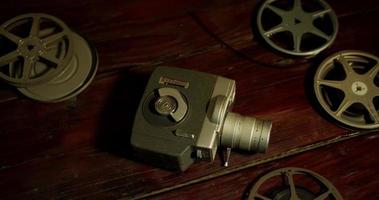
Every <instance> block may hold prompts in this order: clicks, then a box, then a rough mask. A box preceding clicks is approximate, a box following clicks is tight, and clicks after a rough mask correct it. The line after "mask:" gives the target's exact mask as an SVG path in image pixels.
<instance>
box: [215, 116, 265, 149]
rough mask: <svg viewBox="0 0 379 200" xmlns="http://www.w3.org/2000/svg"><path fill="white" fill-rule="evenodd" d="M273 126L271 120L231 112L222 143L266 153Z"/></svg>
mask: <svg viewBox="0 0 379 200" xmlns="http://www.w3.org/2000/svg"><path fill="white" fill-rule="evenodd" d="M271 126H272V123H271V121H268V120H259V119H256V118H253V117H247V116H242V115H240V114H237V113H233V112H230V113H228V114H227V116H226V119H225V122H224V125H223V131H222V135H221V145H222V146H224V147H232V148H237V149H241V150H244V151H254V152H259V153H264V152H266V150H267V146H268V142H269V138H270V132H271Z"/></svg>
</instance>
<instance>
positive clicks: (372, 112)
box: [313, 50, 379, 130]
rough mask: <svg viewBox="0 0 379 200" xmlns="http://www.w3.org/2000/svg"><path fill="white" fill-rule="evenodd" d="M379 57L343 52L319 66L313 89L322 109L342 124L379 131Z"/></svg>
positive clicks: (352, 127)
mask: <svg viewBox="0 0 379 200" xmlns="http://www.w3.org/2000/svg"><path fill="white" fill-rule="evenodd" d="M378 72H379V58H378V57H376V56H374V55H371V54H369V53H366V52H362V51H353V50H349V51H342V52H337V53H335V54H334V55H332V56H330V57H328V58H327V59H326V60H324V62H322V63H321V65H320V66H319V67H318V69H317V71H316V73H315V75H314V80H313V90H314V95H315V98H316V100H317V102H318V104H319V105H318V106H319V107H321V111H323V113H324V114H327V117H330V118H331V119H332V120H334V121H336V122H337V123H338V124H339V125H341V126H343V127H345V128H349V129H354V130H356V129H358V130H377V129H378V128H379V112H378V111H379V74H378Z"/></svg>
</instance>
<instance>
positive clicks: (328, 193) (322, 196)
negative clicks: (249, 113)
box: [314, 190, 332, 200]
mask: <svg viewBox="0 0 379 200" xmlns="http://www.w3.org/2000/svg"><path fill="white" fill-rule="evenodd" d="M331 194H332V192H331V191H330V190H328V191H326V192H324V193H322V194H321V195H319V196H318V197H316V198H315V199H314V200H324V199H326V198H328V197H329V195H331Z"/></svg>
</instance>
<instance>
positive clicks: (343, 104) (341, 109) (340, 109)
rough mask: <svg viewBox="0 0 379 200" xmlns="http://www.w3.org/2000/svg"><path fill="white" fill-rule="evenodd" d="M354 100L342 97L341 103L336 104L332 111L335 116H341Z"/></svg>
mask: <svg viewBox="0 0 379 200" xmlns="http://www.w3.org/2000/svg"><path fill="white" fill-rule="evenodd" d="M353 103H354V101H351V100H350V99H348V98H347V97H345V98H344V99H343V101H342V102H341V104H340V105H339V106H338V108H337V110H336V111H335V112H334V113H335V115H336V116H341V115H342V113H343V112H345V111H346V110H347V109H348V108H349V107H350V106H351V105H353Z"/></svg>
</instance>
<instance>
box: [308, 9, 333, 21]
mask: <svg viewBox="0 0 379 200" xmlns="http://www.w3.org/2000/svg"><path fill="white" fill-rule="evenodd" d="M330 12H332V10H331V9H329V8H326V9H322V10H318V11H315V12H313V13H312V14H311V15H312V17H313V19H317V18H319V17H324V16H325V15H326V14H328V13H330Z"/></svg>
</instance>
